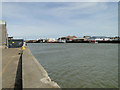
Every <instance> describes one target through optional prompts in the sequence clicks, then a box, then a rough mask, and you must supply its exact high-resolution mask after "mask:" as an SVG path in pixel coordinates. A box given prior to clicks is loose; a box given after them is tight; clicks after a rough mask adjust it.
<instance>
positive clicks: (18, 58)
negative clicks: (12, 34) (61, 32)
mask: <svg viewBox="0 0 120 90" xmlns="http://www.w3.org/2000/svg"><path fill="white" fill-rule="evenodd" d="M0 75H2V88H59V86H58V85H57V83H55V82H54V81H51V79H50V77H49V76H48V74H47V72H46V71H45V69H44V68H43V67H42V66H41V65H40V63H39V62H38V61H37V59H36V58H35V57H34V56H33V55H32V53H31V51H30V49H29V48H28V47H26V49H25V50H24V51H23V54H22V55H21V49H20V48H8V49H2V71H1V72H0ZM16 90H17V89H16Z"/></svg>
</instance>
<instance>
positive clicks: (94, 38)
mask: <svg viewBox="0 0 120 90" xmlns="http://www.w3.org/2000/svg"><path fill="white" fill-rule="evenodd" d="M88 40H89V41H109V40H110V38H108V37H105V36H93V37H91V38H89V39H88Z"/></svg>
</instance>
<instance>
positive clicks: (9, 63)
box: [0, 48, 21, 88]
mask: <svg viewBox="0 0 120 90" xmlns="http://www.w3.org/2000/svg"><path fill="white" fill-rule="evenodd" d="M20 52H21V50H20V48H9V49H2V71H1V72H0V75H2V88H15V83H16V75H17V68H18V62H19V59H20V54H19V53H20Z"/></svg>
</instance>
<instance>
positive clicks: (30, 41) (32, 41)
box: [26, 40, 37, 43]
mask: <svg viewBox="0 0 120 90" xmlns="http://www.w3.org/2000/svg"><path fill="white" fill-rule="evenodd" d="M36 42H37V40H28V41H26V43H36Z"/></svg>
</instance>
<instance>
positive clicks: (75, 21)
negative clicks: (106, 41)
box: [2, 2, 118, 39]
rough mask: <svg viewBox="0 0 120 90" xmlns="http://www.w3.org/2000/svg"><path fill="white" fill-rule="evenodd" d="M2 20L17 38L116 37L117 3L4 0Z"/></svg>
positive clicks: (9, 31)
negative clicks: (14, 0)
mask: <svg viewBox="0 0 120 90" xmlns="http://www.w3.org/2000/svg"><path fill="white" fill-rule="evenodd" d="M2 20H5V21H6V22H7V30H8V34H9V36H13V37H14V38H23V39H39V38H59V37H62V36H68V35H75V36H77V37H83V36H86V35H89V36H117V35H118V3H117V2H3V3H2Z"/></svg>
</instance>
